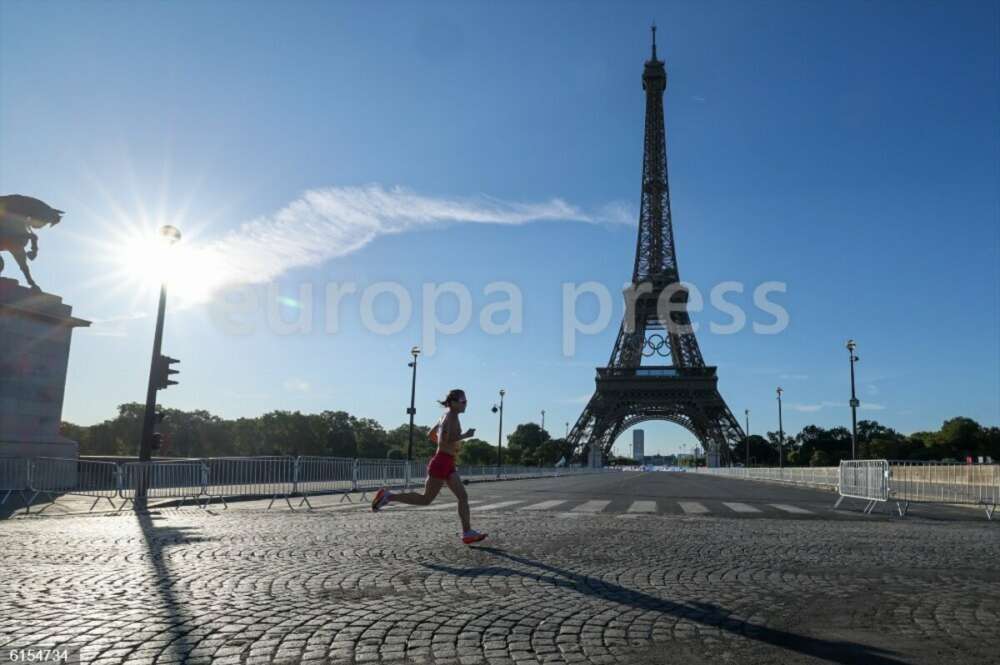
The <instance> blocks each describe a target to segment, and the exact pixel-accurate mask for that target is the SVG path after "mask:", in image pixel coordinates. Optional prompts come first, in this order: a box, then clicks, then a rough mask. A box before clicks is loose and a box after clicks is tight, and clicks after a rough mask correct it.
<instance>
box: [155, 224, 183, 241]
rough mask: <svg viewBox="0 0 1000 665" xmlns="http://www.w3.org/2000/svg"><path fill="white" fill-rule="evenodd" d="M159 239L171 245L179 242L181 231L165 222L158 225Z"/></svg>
mask: <svg viewBox="0 0 1000 665" xmlns="http://www.w3.org/2000/svg"><path fill="white" fill-rule="evenodd" d="M159 234H160V240H161V241H163V243H164V244H166V245H173V244H175V243H178V242H180V240H181V232H180V229H178V228H177V227H176V226H170V225H169V224H166V225H164V226H161V227H160V231H159Z"/></svg>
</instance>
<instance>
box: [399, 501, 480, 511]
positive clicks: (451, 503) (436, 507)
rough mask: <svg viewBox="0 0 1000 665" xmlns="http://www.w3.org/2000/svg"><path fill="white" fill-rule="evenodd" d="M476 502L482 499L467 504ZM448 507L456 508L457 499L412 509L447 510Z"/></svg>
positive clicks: (471, 504) (472, 504)
mask: <svg viewBox="0 0 1000 665" xmlns="http://www.w3.org/2000/svg"><path fill="white" fill-rule="evenodd" d="M477 503H482V501H470V502H469V505H470V506H474V505H476V504H477ZM449 508H451V509H452V510H458V502H457V501H444V502H442V503H435V504H431V505H429V506H419V507H417V508H414V510H447V509H449Z"/></svg>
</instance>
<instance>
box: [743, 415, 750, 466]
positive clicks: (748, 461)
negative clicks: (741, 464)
mask: <svg viewBox="0 0 1000 665" xmlns="http://www.w3.org/2000/svg"><path fill="white" fill-rule="evenodd" d="M743 414H744V415H745V416H746V417H747V468H750V409H744V410H743Z"/></svg>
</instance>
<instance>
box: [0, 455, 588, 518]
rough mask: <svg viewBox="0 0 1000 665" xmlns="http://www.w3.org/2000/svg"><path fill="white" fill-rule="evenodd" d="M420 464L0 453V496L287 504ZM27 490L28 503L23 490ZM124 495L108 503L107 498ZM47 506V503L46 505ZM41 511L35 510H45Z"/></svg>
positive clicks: (418, 477) (417, 479) (509, 469)
mask: <svg viewBox="0 0 1000 665" xmlns="http://www.w3.org/2000/svg"><path fill="white" fill-rule="evenodd" d="M601 471H608V469H591V468H584V467H561V468H555V467H526V466H514V465H505V466H488V465H465V466H462V467H459V473H460V474H461V475H462V477H463V478H478V479H482V480H492V479H503V478H507V479H518V478H537V477H543V476H560V475H569V474H580V473H596V472H601ZM426 477H427V470H426V462H425V461H417V460H414V461H405V460H372V459H347V458H336V457H317V456H301V457H287V456H285V457H279V456H272V457H266V456H265V457H210V458H204V459H178V460H155V461H149V462H138V461H135V462H108V461H94V460H77V459H60V458H36V459H33V460H32V459H26V458H0V492H3V493H4V495H3V498H2V499H0V504H3V503H4V502H6V500H7V498H8V497H9V496H10V495H11V494H13V493H15V492H16V493H18V495H19V496H20V497H21V500H22V502H24V503H25V507H26V508H28V507H29V506H30V504H31V501H33V500H34V499H35V498H36V497H37V496H38V495H40V494H44V495H46V496H48V497H49V499H50V503H49V505H52V504H53V503H55V501H56V499H57V495H64V494H73V495H82V496H90V497H93V498H94V502H93V503H92V504H91V506H90V509H91V510H93V509H94V507H95V506H96V505H97V504H98V503H99V502H100V501H101V500H102V499H103V500H107V501H108V502H109V503H110V504H111V505H112V507H114V508H116V509H117V510H120V509H121V508H123V507H125V506H126V505H127V504H128V503H129V502H133V503H134V501H135V497H136V495H137V494H138V492H139V490H140V488H141V487H142V486H145V488H146V496H147V498H151V499H163V498H175V499H190V500H193V501H195V502H197V504H198V505H199V506H201V507H206V506H207V505H208V503H209V502H210V501H212V499H216V498H218V499H220V500H221V501H222V502H223V504H224V505H226V507H228V504H227V503H226V498H227V497H228V498H234V497H270V498H271V501H270V503H269V504H268V508H271V506H272V505H273V504H274V501H275V499H279V498H283V499H285V501H286V502H287V503H288V505H289V507H290V508H293V509H294V506H292V503H291V497H293V496H300V497H301V498H302V500H301V501H300V502H299V504H298V505H299V506H301V505H302V504H303V503H305V504H307V505H309V507H310V508H312V505H311V504H310V503H309V498H308V497H309V496H310V495H314V494H321V493H337V492H341V493H343V494H344V495H345V498H348V499H349V498H350V497H349V493H351V492H358V491H360V492H361V493H362V500H364V499H366V498H367V495H368V493H369V492H372V491H374V490H376V489H379V488H381V487H390V488H401V487H403V488H409V487H411V486H419V485H422V484H423V483H424V481H425V480H426ZM29 491H30V492H33V493H34V494H33V495H32V497H31V500H30V501H26V500H25V496H24V494H25V493H26V492H29ZM115 496H118V497H120V498H121V499H123V502H122V503H121V505H119V506H115V502H114V500H113V499H114V497H115ZM47 507H48V506H46V508H47ZM44 509H45V508H43V509H42V510H44Z"/></svg>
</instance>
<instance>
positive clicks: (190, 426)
mask: <svg viewBox="0 0 1000 665" xmlns="http://www.w3.org/2000/svg"><path fill="white" fill-rule="evenodd" d="M144 409H145V407H144V405H142V404H139V403H135V402H133V403H129V404H122V405H121V406H119V407H118V414H117V415H116V416H115V417H114V418H112V419H110V420H105V421H104V422H102V423H98V424H96V425H90V426H80V425H74V424H73V423H68V422H64V423H62V435H63V436H66V437H68V438H70V439H72V440H74V441H77V442H78V443H79V444H80V455H82V456H113V457H119V456H120V457H136V456H137V455H138V450H139V438H140V436H141V434H142V418H143V412H144ZM157 410H158V411H159V412H160V413H163V414H164V418H163V421H162V423H161V424H160V425H159V426H158V428H157V429H158V430H159V431H160V432H162V433H163V434H164V437H163V443H162V445H161V448H160V449H159V450H156V451H154V453H153V454H154V456H158V457H228V456H235V457H249V456H259V455H292V456H298V455H319V456H324V457H363V458H369V459H406V454H407V448H408V445H409V440H410V426H409V423H405V424H402V425H400V426H399V427H396V428H394V429H389V430H387V429H385V428H384V427H382V425H381V424H379V423H378V422H377V421H375V420H373V419H371V418H358V417H356V416H353V415H351V414H349V413H347V412H345V411H323V412H321V413H316V414H310V413H301V412H299V411H271V412H268V413H265V414H263V415H261V416H258V417H256V418H236V419H232V420H230V419H225V418H220V417H219V416H216V415H214V414H212V413H209V412H208V411H205V410H201V409H199V410H195V411H182V410H180V409H170V408H163V407H160V408H158V409H157ZM413 430H414V432H413V457H414V459H428V458H430V456H431V455H433V454H434V451H435V449H436V446H435V445H434V444H433V443H431V442H430V440H429V439H428V438H427V435H428V432H429V431H430V427H429V426H426V425H414V428H413ZM572 456H573V450H572V446H570V445H569V443H568V442H567V441H566V440H565V439H552V438H551V437H550V436H549V434H548V432H545V431H544V430H542V428H541V427H539V426H538V425H537V424H535V423H525V424H522V425H518V426H517V427H516V428H514V430H513V431H512V432H511V433H510V434H509V435H507V437H506V440H505V441H504V446H503V463H504V464H522V465H526V466H551V465H553V464H555V463H557V462H558V461H559V460H560V459H562V458H565V459H566V461H567V462H569V461H571V458H572ZM458 463H459V464H476V465H481V464H486V465H492V464H496V463H497V447H496V446H495V445H491V444H489V443H487V442H486V441H483V440H482V439H477V438H472V439H466V440H465V441H463V442H462V446H461V448H460V450H459V456H458Z"/></svg>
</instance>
